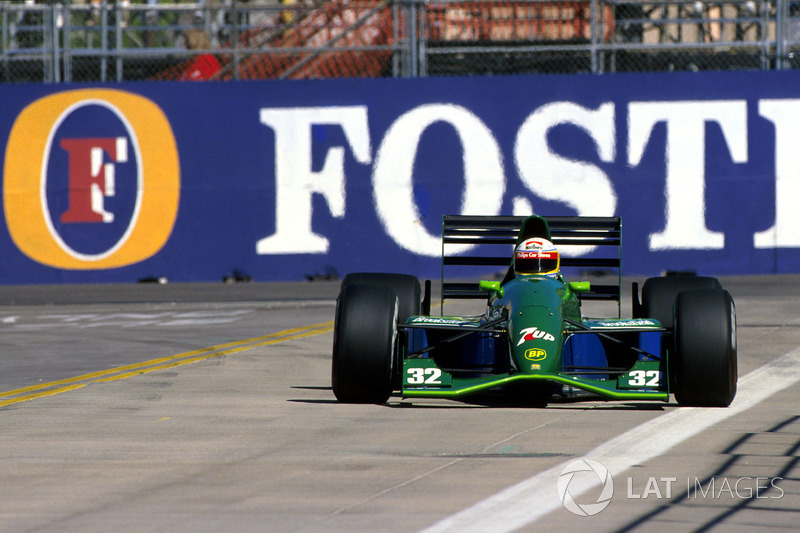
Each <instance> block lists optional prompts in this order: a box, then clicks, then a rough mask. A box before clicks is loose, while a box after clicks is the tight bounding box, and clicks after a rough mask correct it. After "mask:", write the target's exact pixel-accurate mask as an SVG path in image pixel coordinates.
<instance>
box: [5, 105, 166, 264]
mask: <svg viewBox="0 0 800 533" xmlns="http://www.w3.org/2000/svg"><path fill="white" fill-rule="evenodd" d="M4 176H5V179H4V182H3V201H4V207H5V216H6V222H7V224H8V229H9V232H10V233H11V237H12V239H13V240H14V243H15V244H16V245H17V247H18V248H19V249H20V250H21V251H22V252H23V253H25V254H26V255H27V256H28V257H30V258H31V259H33V260H35V261H38V262H39V263H42V264H45V265H49V266H52V267H56V268H63V269H74V270H94V269H106V268H114V267H121V266H126V265H130V264H133V263H136V262H139V261H142V260H144V259H147V258H149V257H151V256H153V255H154V254H156V253H157V252H158V251H159V250H160V249H161V247H162V246H164V244H165V243H166V241H167V239H168V238H169V235H170V233H171V232H172V227H173V225H174V223H175V219H176V217H177V213H178V199H179V194H180V170H179V162H178V152H177V148H176V144H175V138H174V136H173V134H172V128H171V127H170V125H169V122H168V121H167V118H166V116H164V114H163V112H162V111H161V109H160V108H159V107H158V106H157V105H155V104H154V103H153V102H152V101H150V100H148V99H147V98H144V97H142V96H139V95H135V94H132V93H128V92H124V91H118V90H108V89H84V90H76V91H67V92H62V93H57V94H54V95H50V96H47V97H45V98H42V99H40V100H37V101H35V102H34V103H32V104H31V105H29V106H28V107H26V108H25V109H24V110H23V111H22V113H20V115H19V116H18V117H17V120H16V122H15V123H14V126H13V128H12V130H11V133H10V135H9V140H8V146H7V149H6V158H5V168H4Z"/></svg>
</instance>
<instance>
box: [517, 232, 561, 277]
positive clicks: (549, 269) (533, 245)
mask: <svg viewBox="0 0 800 533" xmlns="http://www.w3.org/2000/svg"><path fill="white" fill-rule="evenodd" d="M559 262H560V258H559V255H558V250H556V247H555V246H554V245H553V243H552V242H550V241H548V240H547V239H542V238H539V237H534V238H531V239H525V240H524V241H522V242H521V243H520V244H519V246H517V249H516V250H514V273H515V274H555V273H556V272H558V266H559Z"/></svg>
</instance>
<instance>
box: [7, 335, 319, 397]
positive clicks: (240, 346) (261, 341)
mask: <svg viewBox="0 0 800 533" xmlns="http://www.w3.org/2000/svg"><path fill="white" fill-rule="evenodd" d="M332 330H333V322H332V321H331V322H323V323H321V324H312V325H309V326H302V327H299V328H292V329H287V330H284V331H278V332H277V333H270V334H269V335H264V336H262V337H254V338H252V339H245V340H241V341H234V342H229V343H226V344H218V345H215V346H210V347H208V348H201V349H199V350H192V351H190V352H184V353H180V354H177V355H171V356H169V357H161V358H158V359H151V360H150V361H144V362H142V363H135V364H132V365H125V366H120V367H116V368H110V369H108V370H101V371H99V372H92V373H90V374H83V375H81V376H75V377H71V378H67V379H62V380H58V381H51V382H48V383H40V384H38V385H31V386H30V387H23V388H20V389H14V390H10V391H6V392H0V398H8V399H5V400H3V399H0V407H3V406H6V405H12V404H15V403H20V402H26V401H28V400H35V399H36V398H42V397H45V396H53V395H55V394H60V393H62V392H67V391H71V390H75V389H79V388H81V387H85V386H86V385H88V384H90V383H107V382H110V381H118V380H122V379H128V378H131V377H134V376H139V375H142V374H147V373H150V372H155V371H157V370H164V369H167V368H173V367H176V366H181V365H188V364H191V363H197V362H199V361H204V360H206V359H210V358H212V357H220V356H222V355H228V354H232V353H237V352H243V351H246V350H252V349H253V348H258V347H260V346H269V345H272V344H279V343H281V342H286V341H290V340H295V339H302V338H305V337H311V336H314V335H320V334H322V333H327V332H329V331H332ZM36 391H40V392H36Z"/></svg>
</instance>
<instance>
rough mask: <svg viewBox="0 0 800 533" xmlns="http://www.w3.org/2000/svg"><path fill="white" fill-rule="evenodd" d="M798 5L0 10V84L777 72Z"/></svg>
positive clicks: (93, 1) (232, 4) (341, 2)
mask: <svg viewBox="0 0 800 533" xmlns="http://www.w3.org/2000/svg"><path fill="white" fill-rule="evenodd" d="M798 66H800V2H795V1H789V0H771V1H759V0H735V1H728V2H700V1H679V0H665V1H655V2H643V1H619V0H589V1H582V2H576V1H564V0H547V1H545V0H512V1H503V0H483V1H477V0H469V1H463V0H267V1H256V0H251V1H243V0H242V1H238V0H237V1H234V0H227V1H223V0H216V1H215V0H207V1H201V2H170V3H166V2H156V1H154V0H149V1H141V2H135V1H124V0H119V1H116V2H113V1H107V0H84V1H75V2H32V1H30V0H27V1H24V2H10V1H0V81H2V82H54V83H58V82H69V81H126V80H229V79H263V78H274V79H279V78H326V77H414V76H431V75H470V74H515V73H533V72H540V73H577V72H590V73H604V72H632V71H638V72H642V71H665V70H667V71H672V70H731V69H746V70H772V69H775V70H780V69H790V68H797V67H798Z"/></svg>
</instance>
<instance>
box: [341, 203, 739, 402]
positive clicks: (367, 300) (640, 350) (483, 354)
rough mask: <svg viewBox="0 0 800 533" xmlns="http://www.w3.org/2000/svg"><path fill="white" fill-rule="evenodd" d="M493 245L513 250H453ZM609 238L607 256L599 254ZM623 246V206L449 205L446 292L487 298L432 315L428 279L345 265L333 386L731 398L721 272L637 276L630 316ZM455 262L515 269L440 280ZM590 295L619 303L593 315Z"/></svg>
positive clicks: (731, 326) (383, 392)
mask: <svg viewBox="0 0 800 533" xmlns="http://www.w3.org/2000/svg"><path fill="white" fill-rule="evenodd" d="M467 245H469V246H467ZM498 245H499V246H502V247H503V249H504V250H509V249H510V246H511V245H513V256H511V257H509V255H508V253H507V252H506V253H505V254H504V255H501V256H498V255H486V254H485V253H483V254H482V255H474V254H473V255H464V254H458V253H456V254H448V253H446V252H447V250H448V249H452V248H453V246H456V247H457V248H458V249H460V250H459V251H461V250H464V249H466V248H469V247H472V248H474V250H473V252H474V251H475V250H485V249H486V248H487V246H495V247H497V246H498ZM576 246H580V247H584V248H583V249H582V250H581V252H582V255H581V256H580V257H565V258H561V253H560V250H567V249H569V248H570V247H576ZM585 247H591V249H589V250H587V249H586V248H585ZM609 249H610V250H612V251H613V253H612V255H611V257H599V258H598V257H597V256H598V254H600V255H602V252H603V250H605V251H606V252H607V251H608V250H609ZM587 251H591V252H592V253H591V254H590V255H589V256H588V257H585V256H584V254H585V253H586V252H587ZM620 251H621V222H620V219H619V218H615V217H540V216H530V217H527V218H523V217H478V216H445V217H444V219H443V236H442V265H443V266H442V302H444V300H446V299H452V298H482V299H483V298H485V299H487V308H486V311H485V312H484V313H483V314H480V315H477V316H444V315H443V312H442V313H441V314H440V315H431V313H430V306H431V290H430V286H431V284H430V281H426V282H425V288H424V290H422V289H421V287H420V283H419V281H418V279H417V278H416V277H414V276H410V275H404V274H378V273H357V274H349V275H348V276H346V277H345V279H344V280H343V282H342V286H341V292H340V294H339V296H338V299H337V306H336V319H335V328H334V342H333V358H332V384H333V392H334V394H335V396H336V398H337V399H338V400H339V401H342V402H351V403H384V402H386V401H387V400H388V399H389V397H390V396H391V394H392V393H393V392H394V391H400V392H401V394H402V396H403V397H406V398H426V397H427V398H463V397H466V396H468V395H472V394H476V393H479V392H482V391H488V390H489V389H491V390H492V391H499V392H501V393H508V394H510V395H513V398H515V399H517V400H518V399H523V400H525V399H527V400H529V401H530V403H531V404H533V405H544V404H546V403H547V402H548V401H552V399H553V398H578V399H581V398H585V397H589V398H592V397H593V398H595V399H598V398H606V399H612V400H636V401H640V400H660V401H668V400H669V397H670V394H674V397H675V400H676V401H677V402H678V404H680V405H687V406H705V407H724V406H728V405H729V404H730V403H731V401H733V398H734V396H735V394H736V382H737V360H736V358H737V354H736V313H735V307H734V302H733V299H732V298H731V295H730V294H729V293H728V292H727V291H726V290H724V289H723V288H722V286H721V284H720V282H719V281H718V280H717V279H715V278H710V277H700V276H688V275H685V276H667V277H659V278H649V279H647V280H646V282H645V283H644V285H643V286H642V291H641V298H640V297H639V287H638V284H636V283H634V284H633V286H632V293H633V294H632V318H622V313H621V305H620V295H621V285H622V277H621V274H620V273H619V270H620V269H619V267H620V262H621V261H620V259H621V254H620ZM509 263H510V266H509ZM455 266H458V267H461V266H470V267H472V268H475V267H480V268H483V269H486V268H487V267H489V266H508V270H507V273H506V274H505V276H504V277H503V278H502V280H495V281H480V282H477V283H452V282H449V281H446V280H445V269H446V268H448V269H450V271H449V272H448V274H450V272H451V271H452V267H455ZM561 267H565V268H572V267H577V268H579V269H587V268H588V269H592V268H594V269H605V270H608V269H616V272H617V276H616V277H617V283H616V284H612V285H592V284H590V283H589V282H586V281H578V282H567V281H565V279H564V277H563V274H562V271H561ZM456 277H458V276H456ZM448 279H450V278H448ZM592 299H594V300H609V301H616V304H617V305H616V307H617V316H615V317H610V318H588V317H585V316H584V315H583V313H582V307H581V304H582V301H583V300H592ZM443 310H444V304H442V311H443Z"/></svg>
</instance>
